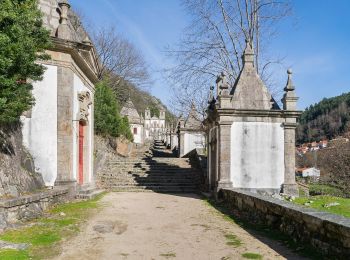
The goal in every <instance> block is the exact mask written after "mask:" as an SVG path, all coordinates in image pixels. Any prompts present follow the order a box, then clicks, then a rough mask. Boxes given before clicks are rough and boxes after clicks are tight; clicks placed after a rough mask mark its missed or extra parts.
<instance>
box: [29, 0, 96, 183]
mask: <svg viewBox="0 0 350 260" xmlns="http://www.w3.org/2000/svg"><path fill="white" fill-rule="evenodd" d="M39 6H40V9H41V11H42V12H43V21H44V25H45V27H47V28H48V29H49V30H50V32H51V38H52V47H51V48H50V49H49V50H47V53H48V54H49V55H50V56H51V59H50V60H47V61H38V62H39V63H41V64H43V65H44V66H45V67H46V71H45V74H44V76H43V80H42V81H40V82H34V84H33V86H34V89H33V95H34V97H35V106H34V107H33V108H32V109H31V111H28V112H27V113H26V114H25V115H24V116H22V122H23V139H24V141H23V142H24V145H25V146H26V147H27V148H28V150H29V151H30V152H31V154H32V155H33V157H34V161H35V166H36V170H37V171H38V172H40V173H41V174H42V176H43V179H44V181H45V184H46V185H47V186H54V185H55V184H72V185H75V184H76V183H78V184H79V185H81V186H83V185H84V186H85V185H90V184H93V182H94V174H93V150H94V149H93V148H94V116H93V111H94V109H93V100H94V91H95V87H94V84H95V83H96V82H97V80H98V79H97V74H98V71H99V65H98V62H97V56H96V52H95V49H94V46H93V45H92V43H91V41H90V39H89V36H88V35H87V33H86V32H85V30H84V28H82V26H81V23H79V22H78V21H79V20H78V19H77V17H76V16H75V15H74V13H73V12H72V11H71V10H70V5H69V3H68V1H67V0H61V1H58V0H40V1H39Z"/></svg>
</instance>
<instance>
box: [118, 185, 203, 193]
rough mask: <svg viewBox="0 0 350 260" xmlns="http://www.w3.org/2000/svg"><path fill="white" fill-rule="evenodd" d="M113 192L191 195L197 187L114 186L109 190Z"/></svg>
mask: <svg viewBox="0 0 350 260" xmlns="http://www.w3.org/2000/svg"><path fill="white" fill-rule="evenodd" d="M111 189H112V190H114V191H145V190H149V191H154V192H164V193H193V192H197V191H198V190H197V187H195V186H193V187H185V188H181V187H180V188H179V187H159V186H154V187H152V186H114V187H112V188H111Z"/></svg>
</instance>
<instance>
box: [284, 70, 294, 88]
mask: <svg viewBox="0 0 350 260" xmlns="http://www.w3.org/2000/svg"><path fill="white" fill-rule="evenodd" d="M287 74H288V80H287V85H286V87H285V88H284V91H286V92H289V91H294V90H295V87H294V85H293V82H292V74H293V72H292V70H291V69H288V70H287Z"/></svg>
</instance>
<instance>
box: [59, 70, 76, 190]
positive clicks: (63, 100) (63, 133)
mask: <svg viewBox="0 0 350 260" xmlns="http://www.w3.org/2000/svg"><path fill="white" fill-rule="evenodd" d="M73 80H74V74H73V72H72V71H71V70H70V69H69V68H64V67H58V74H57V82H58V83H57V134H58V136H57V180H56V182H57V183H58V184H62V183H70V182H75V180H74V179H73V178H72V173H73V156H72V155H73V121H72V120H73V97H74V93H73V84H74V82H73Z"/></svg>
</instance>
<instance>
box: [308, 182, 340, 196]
mask: <svg viewBox="0 0 350 260" xmlns="http://www.w3.org/2000/svg"><path fill="white" fill-rule="evenodd" d="M309 194H310V195H311V196H316V195H330V196H336V197H342V196H343V195H344V192H343V191H342V190H341V189H338V188H336V187H332V186H329V185H326V184H314V183H312V184H310V185H309Z"/></svg>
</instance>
